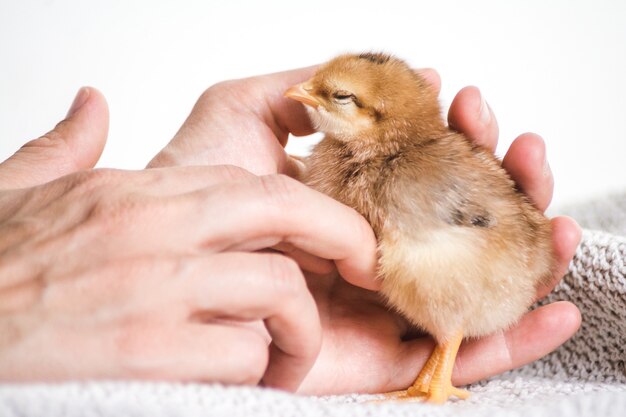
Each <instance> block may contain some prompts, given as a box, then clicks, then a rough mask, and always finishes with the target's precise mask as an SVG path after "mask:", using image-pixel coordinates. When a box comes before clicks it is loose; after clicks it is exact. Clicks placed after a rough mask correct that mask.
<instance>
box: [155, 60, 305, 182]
mask: <svg viewBox="0 0 626 417" xmlns="http://www.w3.org/2000/svg"><path fill="white" fill-rule="evenodd" d="M314 70H315V67H309V68H301V69H297V70H292V71H286V72H281V73H276V74H269V75H263V76H257V77H252V78H247V79H243V80H234V81H227V82H222V83H219V84H216V85H214V86H212V87H211V88H209V89H208V90H206V91H205V92H204V93H203V94H202V96H200V98H199V99H198V101H197V102H196V104H195V106H194V108H193V110H192V111H191V114H190V115H189V117H188V118H187V120H185V122H184V123H183V125H182V127H181V128H180V130H179V131H178V133H176V135H175V136H174V138H173V139H172V140H171V141H170V143H169V144H168V145H167V147H166V148H165V149H163V150H162V151H161V152H159V154H157V155H156V156H155V158H154V159H153V160H152V161H151V162H150V163H149V165H148V166H149V167H156V166H172V165H207V164H208V165H218V164H219V165H222V164H231V165H237V166H241V167H243V168H246V169H248V170H249V171H251V172H253V173H254V174H257V175H267V174H273V173H276V172H286V171H289V169H288V168H289V167H288V166H286V165H287V164H288V163H289V162H290V161H289V160H287V158H286V154H285V152H284V149H283V147H284V146H285V145H286V143H287V138H288V136H289V134H290V133H291V134H293V135H296V136H302V135H308V134H311V133H313V128H312V126H311V123H310V121H309V118H308V116H307V114H306V110H305V108H304V106H302V105H301V104H300V103H298V102H296V101H294V100H289V99H287V98H285V97H283V94H284V93H285V91H286V90H287V89H288V88H289V87H291V86H292V85H294V84H297V83H299V82H302V81H305V80H306V79H308V78H309V77H310V76H311V75H313V72H314ZM249 148H253V149H254V150H255V151H254V153H252V154H251V155H244V154H242V149H249Z"/></svg>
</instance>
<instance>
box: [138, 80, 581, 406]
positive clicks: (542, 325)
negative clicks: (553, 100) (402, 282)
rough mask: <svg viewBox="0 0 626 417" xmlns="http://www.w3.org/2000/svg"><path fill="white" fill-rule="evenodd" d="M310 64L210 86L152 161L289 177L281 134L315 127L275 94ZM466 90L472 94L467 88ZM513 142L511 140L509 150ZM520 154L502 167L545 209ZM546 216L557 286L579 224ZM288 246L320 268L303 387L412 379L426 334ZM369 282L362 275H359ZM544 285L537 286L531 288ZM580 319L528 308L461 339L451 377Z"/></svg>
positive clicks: (505, 363)
mask: <svg viewBox="0 0 626 417" xmlns="http://www.w3.org/2000/svg"><path fill="white" fill-rule="evenodd" d="M312 71H313V69H312V68H309V69H305V70H296V71H290V72H285V73H280V74H275V75H271V76H264V77H255V78H251V79H247V80H241V81H235V82H226V83H221V84H218V85H216V86H214V87H212V88H210V89H209V90H207V92H205V94H203V96H202V97H201V98H200V100H199V101H198V103H197V104H196V106H195V107H194V110H193V111H192V113H191V115H190V116H189V118H188V119H187V121H186V122H185V124H184V125H183V126H182V128H181V129H180V130H179V132H178V133H177V135H176V136H175V137H174V139H173V140H172V141H171V142H170V144H169V145H168V146H167V147H166V148H165V149H164V150H163V151H161V152H160V153H159V154H158V155H157V156H156V157H155V158H154V159H153V160H152V161H151V163H150V164H149V166H167V165H223V164H232V165H237V166H239V167H243V168H245V169H247V170H249V171H250V172H252V173H254V174H257V175H267V174H276V173H281V174H286V175H290V176H295V175H296V174H297V171H298V164H297V163H296V162H295V161H294V160H293V159H292V158H290V157H289V156H288V155H287V154H286V153H285V151H284V148H283V147H284V145H285V144H286V142H287V137H288V134H289V133H293V134H295V135H303V134H310V133H313V130H312V128H311V126H310V124H309V121H308V117H307V116H306V114H305V112H304V111H303V109H302V108H301V106H300V104H299V103H295V102H291V101H288V100H284V99H282V93H283V91H285V89H286V88H287V87H289V86H291V85H293V84H296V83H297V82H301V81H302V80H304V79H306V78H307V77H308V76H309V75H310V74H311V73H312ZM460 96H461V94H459V97H460ZM467 97H471V94H470V93H468V94H466V99H467ZM453 106H454V103H453ZM457 107H458V106H457ZM464 111H465V110H464V109H461V110H458V111H457V113H459V115H457V116H456V121H457V123H456V126H455V127H456V128H457V129H459V130H462V131H464V129H465V130H466V134H468V136H470V137H472V136H473V137H472V138H473V139H474V140H475V141H477V142H479V143H481V144H482V145H484V146H486V147H488V148H491V149H493V148H495V141H496V140H497V124H496V125H495V126H494V124H495V118H493V117H492V120H493V122H491V123H490V124H489V125H488V126H484V127H483V129H482V130H483V131H484V132H486V133H485V134H484V135H483V136H484V137H480V134H474V135H472V134H471V133H472V132H471V131H472V130H477V131H480V129H477V128H476V126H475V125H472V124H471V122H467V121H466V119H467V114H464V113H463V112H464ZM451 112H452V110H451ZM465 113H467V111H465ZM464 117H465V119H464ZM464 120H465V121H464ZM453 121H454V116H453V115H452V113H451V122H453ZM468 131H469V132H468ZM474 133H475V132H474ZM516 142H519V143H518V145H517V148H525V150H526V151H527V150H528V149H531V148H532V147H534V148H535V150H536V148H537V147H538V146H542V142H541V145H538V144H537V141H536V140H535V137H534V136H532V135H523V136H522V137H520V138H519V140H518V141H516ZM515 146H516V145H515V143H514V145H513V146H512V149H513V148H514V147H515ZM520 153H522V154H523V152H521V151H518V152H517V153H514V152H509V154H512V155H511V157H509V155H507V157H508V158H509V161H507V157H505V161H504V163H505V167H506V165H507V164H508V167H507V169H509V170H510V171H511V173H512V175H515V176H516V177H517V178H515V179H516V180H517V181H518V184H519V185H520V186H521V188H522V189H525V190H526V192H527V193H528V194H529V196H530V197H531V198H533V199H534V200H535V202H536V204H537V206H539V207H542V208H545V206H547V204H548V201H549V196H550V194H551V188H550V185H549V184H548V183H549V182H550V181H551V177H550V178H549V179H545V177H541V175H543V173H542V171H540V170H539V168H538V166H532V164H533V161H530V162H528V161H523V162H520V161H519V158H516V155H518V154H520ZM524 164H525V165H524ZM528 172H530V173H528ZM533 172H534V173H533ZM537 172H540V174H537ZM536 174H537V175H536ZM537 178H541V180H539V181H537ZM537 183H539V185H536V184H537ZM546 190H547V191H546ZM546 196H547V197H546ZM553 224H554V239H555V248H556V252H557V257H558V263H559V265H558V270H557V271H556V273H555V281H554V283H553V284H556V282H558V278H560V276H561V275H562V274H563V272H564V270H565V268H566V265H567V263H568V262H569V260H570V259H571V257H572V255H573V252H574V249H575V246H576V244H577V242H578V239H579V232H578V230H577V228H576V226H575V224H574V223H573V222H571V221H568V220H566V219H555V220H554V223H553ZM290 254H292V255H294V258H295V259H296V260H298V261H299V262H300V264H301V266H303V267H304V269H308V270H310V271H313V272H314V273H317V274H313V273H309V274H308V276H307V282H308V285H309V288H310V290H311V292H312V294H313V296H314V298H315V300H316V303H317V306H318V310H319V313H320V319H321V324H322V328H323V344H322V349H321V352H320V354H319V357H318V360H317V362H316V363H315V365H314V367H313V369H312V370H311V372H310V373H309V374H308V376H307V377H306V379H305V380H304V382H303V383H302V385H301V387H300V391H301V392H306V393H315V394H325V393H342V392H354V391H358V392H382V391H389V390H394V389H399V388H405V387H406V386H408V385H410V383H412V382H413V379H414V378H415V376H416V375H417V373H418V371H419V369H420V367H421V365H422V364H423V363H424V361H425V360H426V359H427V357H428V355H429V354H430V351H431V350H432V347H433V342H432V340H431V338H430V337H428V336H423V335H419V334H417V333H416V332H413V331H412V330H411V329H410V328H409V326H408V324H407V323H406V321H405V320H404V319H403V318H402V317H400V316H399V315H398V314H396V313H394V312H393V311H391V310H390V309H389V308H388V307H386V306H385V304H384V302H383V301H382V300H381V299H380V297H379V296H378V295H377V294H376V293H375V292H372V291H368V290H365V289H362V288H359V287H355V286H353V285H350V284H349V283H347V282H346V281H345V280H344V279H342V278H340V277H338V275H337V274H336V271H335V269H334V267H332V264H331V263H329V261H328V260H322V259H319V258H313V257H311V256H310V255H306V254H302V253H301V252H298V251H295V252H293V251H290ZM345 278H347V279H349V280H350V281H351V282H353V283H359V282H361V281H360V280H359V278H358V277H351V278H350V277H345ZM367 281H368V279H367V278H363V281H362V282H367ZM370 288H372V284H371V282H370ZM551 288H552V287H550V288H542V289H540V290H539V294H538V296H542V295H545V294H546V293H547V292H549V291H550V290H551ZM578 325H579V315H578V311H577V309H576V308H575V307H574V306H573V305H571V304H568V303H555V304H552V305H549V306H546V307H543V308H541V309H538V310H535V311H534V312H531V313H529V314H527V315H526V316H525V317H524V318H523V319H522V320H521V321H520V323H519V324H518V325H517V326H516V327H514V328H513V329H510V330H509V331H507V332H503V333H500V334H496V335H493V336H490V337H487V338H484V339H480V340H477V341H473V342H470V343H466V344H464V345H463V346H462V348H461V350H460V353H459V357H458V359H457V366H456V369H455V373H454V375H453V382H454V383H455V384H457V385H460V384H465V383H469V382H473V381H475V380H478V379H480V378H484V377H487V376H490V375H494V374H497V373H499V372H502V371H505V370H507V369H511V368H513V367H516V366H520V365H522V364H524V363H528V362H530V361H532V360H535V359H537V358H539V357H541V356H543V355H545V354H547V353H548V352H550V351H551V350H553V349H554V348H556V347H557V346H559V345H560V344H561V343H563V342H564V341H565V340H567V339H568V338H569V337H570V336H571V335H572V334H573V332H575V331H576V329H577V328H578Z"/></svg>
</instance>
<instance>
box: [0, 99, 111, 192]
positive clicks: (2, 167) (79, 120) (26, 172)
mask: <svg viewBox="0 0 626 417" xmlns="http://www.w3.org/2000/svg"><path fill="white" fill-rule="evenodd" d="M108 130H109V108H108V106H107V103H106V100H105V98H104V96H103V95H102V93H100V92H99V91H98V90H96V89H95V88H93V87H83V88H81V89H80V90H78V93H77V94H76V98H74V102H73V103H72V106H71V107H70V110H69V111H68V113H67V116H66V118H65V120H63V121H61V122H60V123H59V124H58V125H56V126H55V128H54V129H52V130H51V131H50V132H48V133H46V134H45V135H43V136H42V137H40V138H39V139H35V140H32V141H30V142H28V143H26V144H25V145H23V146H22V147H21V148H20V149H19V150H18V151H17V152H16V153H15V154H14V155H13V156H11V157H10V158H9V159H7V160H6V161H4V162H3V163H1V164H0V189H11V188H25V187H31V186H34V185H39V184H43V183H45V182H49V181H52V180H54V179H56V178H59V177H62V176H63V175H67V174H70V173H72V172H76V171H79V170H81V169H87V168H93V166H94V165H95V164H96V162H98V159H99V158H100V155H101V154H102V150H103V149H104V144H105V142H106V138H107V134H108Z"/></svg>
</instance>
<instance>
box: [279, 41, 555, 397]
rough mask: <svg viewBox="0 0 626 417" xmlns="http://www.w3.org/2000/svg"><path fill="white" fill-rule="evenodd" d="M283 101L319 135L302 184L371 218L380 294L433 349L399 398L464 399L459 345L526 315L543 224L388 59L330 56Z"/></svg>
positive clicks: (420, 82)
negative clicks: (299, 108) (457, 373)
mask: <svg viewBox="0 0 626 417" xmlns="http://www.w3.org/2000/svg"><path fill="white" fill-rule="evenodd" d="M285 95H286V96H287V97H290V98H292V99H295V100H298V101H300V102H302V103H304V104H305V105H306V107H307V110H308V113H309V115H310V118H311V120H312V122H313V124H314V125H315V127H316V128H317V129H318V130H319V131H321V132H324V133H325V137H324V139H323V140H322V141H321V142H320V143H319V144H318V145H317V146H316V147H315V148H314V150H313V152H312V155H311V156H310V157H309V158H308V161H307V173H306V174H305V181H306V183H308V184H309V185H310V186H311V187H313V188H315V189H317V190H319V191H321V192H323V193H325V194H328V195H330V196H332V197H334V198H335V199H337V200H339V201H341V202H343V203H344V204H346V205H348V206H351V207H353V208H354V209H356V210H357V211H358V212H360V213H361V214H362V215H363V216H364V217H365V218H366V219H368V220H369V222H370V224H371V225H372V228H373V230H374V232H375V233H376V237H377V240H378V249H379V276H380V279H381V280H382V290H381V292H382V294H384V296H385V297H386V299H387V300H388V302H389V304H390V305H391V306H393V307H394V308H395V309H397V310H398V311H399V312H401V313H402V314H403V315H404V316H405V317H406V318H407V319H408V320H409V321H410V322H411V323H413V324H414V325H416V326H419V327H420V328H422V329H424V330H426V331H427V332H428V333H430V334H431V335H432V336H433V337H434V339H435V341H436V343H437V345H436V347H435V349H434V351H433V353H432V355H431V356H430V358H429V359H428V361H427V362H426V364H425V365H424V368H423V369H422V371H421V372H420V374H419V376H418V377H417V379H416V381H415V383H414V384H413V385H412V386H411V387H409V388H408V390H406V391H403V392H402V393H401V394H400V395H399V396H400V397H404V398H410V397H415V396H422V395H423V396H426V398H427V400H428V401H431V402H437V403H441V402H444V401H446V400H447V399H448V398H449V397H450V396H452V395H454V396H456V397H459V398H467V397H468V396H469V393H468V392H467V391H465V390H461V389H458V388H455V387H454V386H452V382H451V375H452V369H453V366H454V361H455V359H456V354H457V351H458V348H459V345H460V343H461V340H462V339H463V338H464V337H478V336H483V335H487V334H490V333H493V332H496V331H499V330H502V329H505V328H506V327H507V326H510V325H511V324H513V323H514V322H515V321H516V320H518V319H519V317H520V316H521V315H522V314H524V312H525V311H526V310H527V308H528V306H529V305H530V304H531V303H532V301H533V296H534V294H535V290H536V288H537V286H538V285H540V284H541V283H544V282H547V280H548V279H549V277H550V276H551V269H552V265H553V258H554V256H553V250H552V245H551V237H550V236H551V228H550V223H549V221H548V220H547V219H546V218H545V217H544V216H543V214H541V213H540V212H539V211H538V210H537V209H536V208H535V207H534V206H533V205H532V204H531V203H530V202H529V201H528V199H527V198H526V197H525V196H524V195H523V194H521V193H520V192H519V191H517V190H516V188H515V184H514V183H513V181H512V180H511V179H510V178H509V176H508V175H507V173H506V172H505V171H504V169H503V168H502V167H501V166H500V163H499V161H498V160H497V159H496V158H495V157H494V156H493V155H492V154H491V153H490V152H489V151H488V150H485V149H483V148H482V147H480V146H477V145H475V144H473V143H471V142H470V141H469V140H468V139H467V138H466V137H464V136H463V135H462V134H460V133H457V132H454V131H452V130H450V129H449V128H448V127H447V126H446V125H445V123H444V121H443V120H442V117H441V110H440V107H439V104H438V101H437V94H436V92H435V91H433V89H432V88H431V87H430V86H429V85H428V83H427V82H426V81H425V80H424V79H423V78H422V77H420V76H419V75H418V74H417V73H416V72H414V71H413V70H412V69H411V68H410V67H409V66H408V65H407V64H406V63H405V62H403V61H401V60H399V59H397V58H395V57H392V56H389V55H384V54H380V53H363V54H360V55H351V54H349V55H342V56H339V57H337V58H335V59H333V60H331V61H330V62H328V63H326V64H325V65H323V66H321V67H320V68H319V69H318V71H317V72H316V74H315V75H314V76H313V77H312V78H311V79H310V80H308V81H306V82H304V83H302V84H299V85H296V86H293V87H291V88H290V89H289V90H287V92H286V93H285Z"/></svg>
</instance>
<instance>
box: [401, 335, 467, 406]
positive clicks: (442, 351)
mask: <svg viewBox="0 0 626 417" xmlns="http://www.w3.org/2000/svg"><path fill="white" fill-rule="evenodd" d="M461 340H463V332H462V331H459V332H457V333H456V334H455V336H454V337H453V338H452V339H450V340H448V341H447V342H445V343H440V344H438V345H437V347H436V348H435V350H434V351H433V354H432V355H431V357H430V359H429V360H428V362H426V365H424V369H422V372H420V375H419V376H418V377H417V380H416V381H415V383H414V384H413V386H412V387H411V388H409V394H411V392H414V393H416V394H417V393H423V394H426V396H427V398H426V401H428V402H430V403H436V404H442V403H444V402H446V400H448V398H450V397H452V396H455V397H458V398H460V399H462V400H464V399H466V398H468V397H469V395H470V393H469V392H468V391H466V390H463V389H459V388H456V387H454V386H453V385H452V370H453V369H454V362H455V360H456V355H457V353H458V351H459V346H460V345H461ZM433 358H434V359H433ZM431 360H432V363H431ZM423 394H422V395H423Z"/></svg>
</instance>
